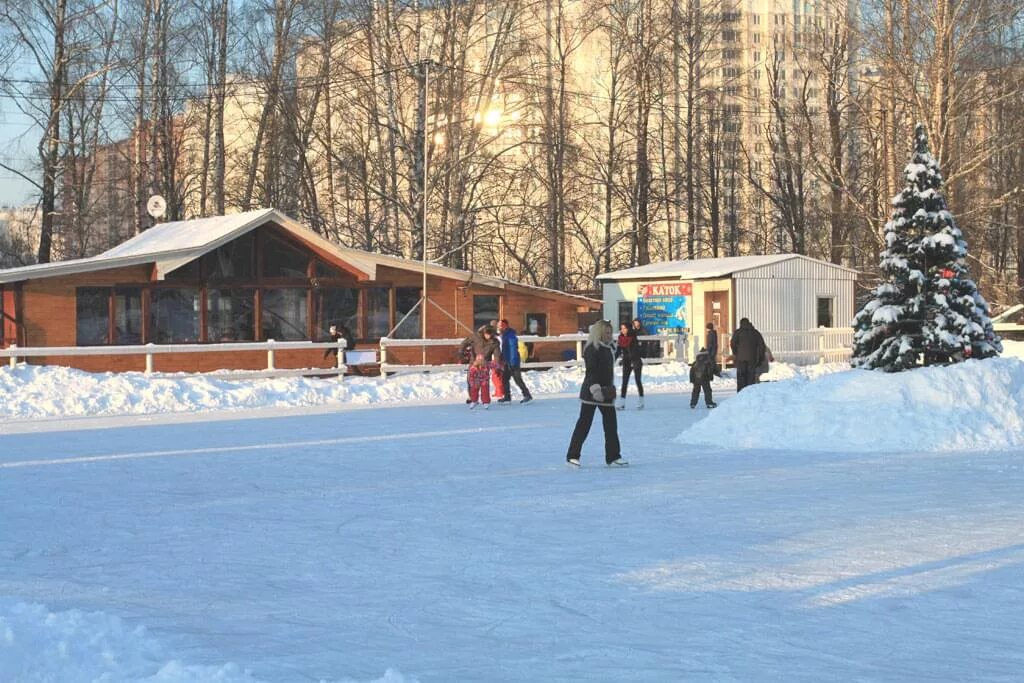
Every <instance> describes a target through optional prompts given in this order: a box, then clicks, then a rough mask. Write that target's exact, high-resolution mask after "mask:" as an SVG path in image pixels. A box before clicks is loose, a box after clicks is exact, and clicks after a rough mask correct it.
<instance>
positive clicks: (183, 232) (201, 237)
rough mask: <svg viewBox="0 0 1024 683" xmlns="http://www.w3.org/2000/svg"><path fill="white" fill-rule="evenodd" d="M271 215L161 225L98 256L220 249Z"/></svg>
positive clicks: (254, 213) (262, 212) (255, 213)
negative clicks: (214, 247)
mask: <svg viewBox="0 0 1024 683" xmlns="http://www.w3.org/2000/svg"><path fill="white" fill-rule="evenodd" d="M274 214H278V212H277V211H276V210H274V209H258V210H256V211H245V212H244V213H236V214H230V215H228V216H213V217H211V218H196V219H193V220H188V221H172V222H170V223H160V224H159V225H155V226H153V227H152V228H150V229H149V230H146V231H145V232H143V233H141V234H139V235H136V236H135V237H133V238H131V239H130V240H128V241H127V242H122V243H121V244H119V245H117V246H116V247H114V248H113V249H109V250H107V251H105V252H103V253H102V254H100V257H101V258H102V257H113V256H145V255H154V254H163V253H166V252H171V251H174V252H177V251H191V250H193V249H200V250H204V251H205V250H208V249H209V248H211V247H210V245H211V244H214V243H216V244H217V245H218V246H219V245H220V244H223V243H224V242H229V241H231V239H232V238H234V237H237V236H238V235H242V234H244V233H246V232H248V231H249V230H250V229H252V228H253V227H255V226H257V225H261V224H263V223H265V222H267V221H268V220H270V219H271V218H273V217H274ZM279 215H281V216H283V214H279Z"/></svg>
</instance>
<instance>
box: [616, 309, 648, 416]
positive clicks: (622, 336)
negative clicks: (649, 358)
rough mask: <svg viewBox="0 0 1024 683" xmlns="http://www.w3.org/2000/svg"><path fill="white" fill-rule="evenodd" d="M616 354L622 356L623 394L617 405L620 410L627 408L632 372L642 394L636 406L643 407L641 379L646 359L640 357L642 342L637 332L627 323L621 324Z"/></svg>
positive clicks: (639, 392) (638, 390)
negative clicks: (627, 393) (627, 392)
mask: <svg viewBox="0 0 1024 683" xmlns="http://www.w3.org/2000/svg"><path fill="white" fill-rule="evenodd" d="M615 355H616V356H617V357H621V358H622V395H621V396H620V398H619V400H618V401H616V405H615V407H616V408H618V409H619V410H624V409H625V408H626V390H627V389H628V388H629V375H630V373H632V374H633V377H634V378H635V379H636V391H637V393H638V394H639V395H640V396H639V399H638V403H637V406H636V407H637V408H643V407H644V384H643V382H642V381H641V380H640V373H641V371H642V370H643V367H644V359H643V358H641V357H640V344H639V342H638V341H637V338H636V333H635V332H634V331H633V330H632V329H630V328H629V326H628V325H626V323H622V324H621V325H619V339H618V345H617V347H616V349H615Z"/></svg>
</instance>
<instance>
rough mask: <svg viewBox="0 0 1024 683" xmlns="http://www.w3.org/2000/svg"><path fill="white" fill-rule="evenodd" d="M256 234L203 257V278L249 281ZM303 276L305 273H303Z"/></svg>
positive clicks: (237, 240) (249, 234)
mask: <svg viewBox="0 0 1024 683" xmlns="http://www.w3.org/2000/svg"><path fill="white" fill-rule="evenodd" d="M255 248H256V234H255V233H252V232H250V233H248V234H247V235H243V236H241V237H239V238H238V239H236V240H232V241H231V242H228V243H227V244H225V245H224V246H222V247H219V248H217V249H215V250H213V251H211V252H210V253H209V254H206V255H205V256H203V259H202V260H203V277H205V278H206V279H207V280H208V281H211V282H215V281H217V280H232V279H235V280H237V279H251V278H252V277H253V276H254V275H255V272H254V269H253V264H254V253H255ZM303 275H305V272H303Z"/></svg>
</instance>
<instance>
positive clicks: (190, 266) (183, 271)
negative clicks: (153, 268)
mask: <svg viewBox="0 0 1024 683" xmlns="http://www.w3.org/2000/svg"><path fill="white" fill-rule="evenodd" d="M164 280H166V281H170V282H199V259H196V260H195V261H190V262H188V263H186V264H185V265H183V266H182V267H180V268H177V269H175V270H172V271H171V272H169V273H167V274H166V275H165V276H164Z"/></svg>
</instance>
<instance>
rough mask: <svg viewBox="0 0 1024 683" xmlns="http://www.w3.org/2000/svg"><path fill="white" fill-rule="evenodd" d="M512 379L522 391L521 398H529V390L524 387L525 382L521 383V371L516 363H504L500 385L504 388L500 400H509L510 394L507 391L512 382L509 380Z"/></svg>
mask: <svg viewBox="0 0 1024 683" xmlns="http://www.w3.org/2000/svg"><path fill="white" fill-rule="evenodd" d="M510 379H514V380H515V381H516V386H517V387H519V391H521V392H523V398H530V390H529V389H527V388H526V384H524V383H523V373H522V370H520V369H519V366H518V365H506V366H505V368H504V369H503V370H502V371H501V385H502V386H503V387H504V388H505V397H504V398H503V399H501V400H502V401H511V400H512V394H511V393H509V389H510V388H511V385H512V383H511V382H510V381H509V380H510Z"/></svg>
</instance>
